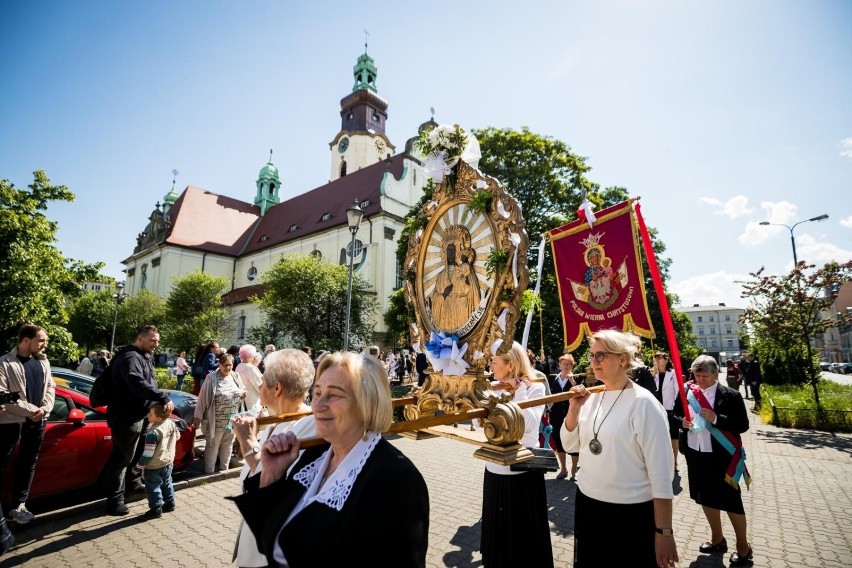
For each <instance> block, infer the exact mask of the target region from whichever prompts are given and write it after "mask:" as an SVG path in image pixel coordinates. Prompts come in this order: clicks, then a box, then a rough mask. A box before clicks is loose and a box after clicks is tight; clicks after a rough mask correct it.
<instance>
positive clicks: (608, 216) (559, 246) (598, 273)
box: [547, 201, 655, 351]
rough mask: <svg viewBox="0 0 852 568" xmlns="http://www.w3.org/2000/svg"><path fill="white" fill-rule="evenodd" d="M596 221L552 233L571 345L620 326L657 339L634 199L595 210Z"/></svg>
mask: <svg viewBox="0 0 852 568" xmlns="http://www.w3.org/2000/svg"><path fill="white" fill-rule="evenodd" d="M594 215H595V218H596V219H595V222H594V226H593V227H589V223H588V221H587V220H586V219H578V220H576V221H572V222H571V223H568V224H567V225H563V226H561V227H559V228H556V229H553V230H551V231H549V232H548V233H547V234H548V236H549V237H550V246H551V248H552V252H553V262H554V265H555V266H556V282H557V284H558V286H559V301H560V303H561V304H562V326H563V329H564V330H565V349H566V350H567V351H573V350H574V349H576V348H577V347H578V346H579V345H580V342H581V341H582V340H583V338H584V337H586V336H589V335H591V334H592V333H594V332H596V331H598V330H601V329H611V328H617V329H620V330H622V331H629V332H632V333H634V334H636V335H639V336H642V337H648V338H653V337H655V335H654V328H653V327H652V325H651V316H650V314H649V313H648V302H647V299H646V297H645V280H644V278H643V277H642V264H641V261H640V259H639V247H638V242H637V239H636V227H635V220H634V217H633V203H632V201H625V202H623V203H619V204H618V205H613V206H612V207H608V208H607V209H603V210H601V211H595V213H594Z"/></svg>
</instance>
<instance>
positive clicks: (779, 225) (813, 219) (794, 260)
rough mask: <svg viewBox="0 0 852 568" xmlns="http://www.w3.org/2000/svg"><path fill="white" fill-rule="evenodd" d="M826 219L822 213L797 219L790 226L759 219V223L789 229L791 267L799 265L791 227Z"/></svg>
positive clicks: (826, 216)
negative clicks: (797, 220) (808, 217)
mask: <svg viewBox="0 0 852 568" xmlns="http://www.w3.org/2000/svg"><path fill="white" fill-rule="evenodd" d="M826 219H828V215H826V214H823V215H819V216H817V217H811V218H810V219H805V220H804V221H799V222H798V223H796V224H794V225H793V226H792V227H791V226H789V225H785V224H783V223H770V222H769V221H761V222H760V224H761V225H763V226H767V225H775V226H777V227H787V229H789V231H790V244H792V245H793V264H794V266H793V268H795V267H796V266H799V257H798V256H797V255H796V237H794V236H793V229H795V228H796V227H797V226H799V225H801V224H802V223H810V222H811V221H825V220H826Z"/></svg>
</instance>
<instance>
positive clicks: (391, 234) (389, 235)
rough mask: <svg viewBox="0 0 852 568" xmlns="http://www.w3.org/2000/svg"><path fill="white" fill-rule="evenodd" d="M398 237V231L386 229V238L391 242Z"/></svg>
mask: <svg viewBox="0 0 852 568" xmlns="http://www.w3.org/2000/svg"><path fill="white" fill-rule="evenodd" d="M395 236H396V231H394V230H393V229H391V228H390V227H385V238H386V239H387V240H389V241H392V240H393V238H394V237H395Z"/></svg>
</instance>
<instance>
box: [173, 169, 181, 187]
mask: <svg viewBox="0 0 852 568" xmlns="http://www.w3.org/2000/svg"><path fill="white" fill-rule="evenodd" d="M179 173H180V172H179V171H177V170H172V190H174V188H175V182H176V181H177V176H178V174H179Z"/></svg>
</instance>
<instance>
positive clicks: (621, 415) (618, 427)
mask: <svg viewBox="0 0 852 568" xmlns="http://www.w3.org/2000/svg"><path fill="white" fill-rule="evenodd" d="M637 355H638V353H637V342H636V338H635V337H634V336H633V335H631V334H627V333H622V332H620V331H616V330H612V329H608V330H603V331H599V332H597V333H595V334H594V335H592V337H591V349H590V351H589V361H590V364H591V367H592V370H593V371H594V373H595V378H596V379H598V380H600V381H602V382H603V383H604V385H606V390H605V391H604V392H600V393H595V394H589V392H588V391H587V390H586V388H585V387H584V386H583V385H578V386H575V387H572V388H571V391H573V392H575V393H577V395H578V396H577V397H576V398H573V399H571V402H570V407H569V410H568V415H567V416H566V417H565V422H564V424H563V427H564V428H565V429H566V430H568V431H569V432H570V431H572V430H574V429H575V428H577V427H578V425H579V426H580V459H581V461H582V462H583V467H582V468H581V469H580V471H579V472H578V473H577V501H576V505H575V509H574V568H587V567H589V566H637V567H639V566H641V567H647V568H655V567H658V566H661V567H669V566H672V565H673V564H674V563H675V562H677V560H678V554H677V546H676V544H675V539H674V535H673V534H672V499H673V497H674V495H673V492H672V468H673V463H672V452H671V445H670V442H669V431H668V424H667V419H666V414H665V412H664V410H663V407H662V406H661V405H660V403H659V402H658V401H657V399H656V398H655V397H654V395H653V394H652V393H651V392H650V391H649V390H647V389H644V388H641V387H639V386H637V385H635V384H634V383H633V381H631V380H630V377H629V370H630V369H631V367H633V366H636V365H639V364H641V361H639V360H638V359H637ZM613 522H617V523H618V524H619V526H623V527H629V529H628V530H623V531H619V532H618V542H617V544H615V545H614V544H613V540H612V533H611V531H608V530H605V527H607V526H611V525H612V523H613Z"/></svg>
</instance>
